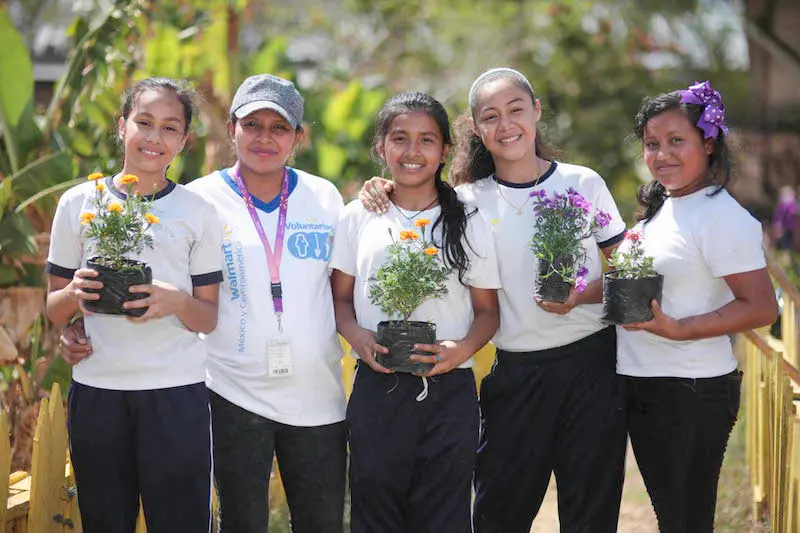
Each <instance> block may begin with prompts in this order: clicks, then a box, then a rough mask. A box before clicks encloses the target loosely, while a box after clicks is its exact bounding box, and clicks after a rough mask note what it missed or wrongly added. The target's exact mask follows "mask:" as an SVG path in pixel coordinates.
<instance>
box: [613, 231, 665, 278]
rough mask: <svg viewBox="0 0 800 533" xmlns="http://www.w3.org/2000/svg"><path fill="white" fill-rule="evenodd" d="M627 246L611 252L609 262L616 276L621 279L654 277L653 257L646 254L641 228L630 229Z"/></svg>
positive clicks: (626, 238) (626, 236)
mask: <svg viewBox="0 0 800 533" xmlns="http://www.w3.org/2000/svg"><path fill="white" fill-rule="evenodd" d="M625 240H626V241H627V242H626V246H620V247H619V248H617V249H616V250H614V252H613V253H612V254H611V258H610V259H609V260H608V264H609V265H610V266H611V268H612V269H613V274H614V277H616V278H619V279H642V278H654V277H656V276H657V275H658V273H657V272H656V271H655V269H653V258H652V257H650V256H647V255H645V254H644V250H643V249H642V232H641V230H629V231H628V232H627V233H626V234H625Z"/></svg>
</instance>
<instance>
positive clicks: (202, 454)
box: [67, 381, 211, 533]
mask: <svg viewBox="0 0 800 533" xmlns="http://www.w3.org/2000/svg"><path fill="white" fill-rule="evenodd" d="M67 422H68V428H69V439H70V453H71V455H72V463H73V465H74V467H75V478H76V480H77V483H78V503H79V505H80V510H81V521H82V522H83V530H84V531H85V532H86V533H132V532H133V531H134V529H135V527H136V519H137V517H138V514H139V497H140V495H141V500H142V505H143V506H144V515H145V520H146V521H147V531H148V532H149V533H175V532H177V531H187V532H188V531H192V532H195V531H197V532H210V531H211V427H210V414H209V406H208V391H207V389H206V386H205V383H195V384H193V385H186V386H182V387H172V388H167V389H154V390H141V391H120V390H108V389H98V388H95V387H89V386H87V385H83V384H81V383H77V382H74V381H73V382H72V386H71V387H70V390H69V410H68V420H67Z"/></svg>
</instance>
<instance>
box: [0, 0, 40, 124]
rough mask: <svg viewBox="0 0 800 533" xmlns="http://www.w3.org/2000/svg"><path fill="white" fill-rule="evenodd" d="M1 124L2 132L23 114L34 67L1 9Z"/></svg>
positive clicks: (31, 83)
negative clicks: (2, 126)
mask: <svg viewBox="0 0 800 533" xmlns="http://www.w3.org/2000/svg"><path fill="white" fill-rule="evenodd" d="M0 50H2V51H3V53H2V54H0V72H2V73H4V75H3V81H2V83H0V122H2V123H3V125H4V129H6V127H7V126H11V127H15V126H16V125H17V123H18V122H19V119H20V117H21V116H22V112H23V111H24V110H25V107H26V106H27V105H28V104H29V103H30V101H31V100H32V98H33V65H32V64H31V58H30V55H29V54H28V49H27V47H26V46H25V41H24V40H23V39H22V35H20V34H19V32H18V31H17V30H16V29H15V28H14V26H13V25H12V24H11V19H10V17H9V15H8V13H7V12H6V10H5V9H4V8H0Z"/></svg>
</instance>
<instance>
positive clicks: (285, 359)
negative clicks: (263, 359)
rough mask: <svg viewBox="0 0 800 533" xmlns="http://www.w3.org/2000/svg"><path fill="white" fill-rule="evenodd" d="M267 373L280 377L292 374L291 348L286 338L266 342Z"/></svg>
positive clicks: (273, 376) (270, 375) (272, 376)
mask: <svg viewBox="0 0 800 533" xmlns="http://www.w3.org/2000/svg"><path fill="white" fill-rule="evenodd" d="M267 364H268V366H267V375H268V376H269V377H271V378H282V377H286V376H291V375H292V350H291V347H290V345H289V341H287V340H272V341H269V342H267Z"/></svg>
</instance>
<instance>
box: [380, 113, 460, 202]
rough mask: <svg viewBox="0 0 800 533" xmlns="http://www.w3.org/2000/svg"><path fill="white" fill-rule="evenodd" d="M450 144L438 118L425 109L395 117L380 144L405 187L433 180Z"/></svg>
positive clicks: (383, 155) (382, 156) (381, 149)
mask: <svg viewBox="0 0 800 533" xmlns="http://www.w3.org/2000/svg"><path fill="white" fill-rule="evenodd" d="M449 148H450V147H449V146H447V145H446V144H444V140H443V138H442V132H441V130H440V129H439V126H438V125H437V124H436V121H435V120H434V119H433V118H432V117H431V116H430V115H429V114H428V113H426V112H424V111H411V112H408V113H401V114H399V115H397V116H396V117H394V118H393V119H392V121H391V122H390V123H389V127H388V128H387V132H386V136H385V137H384V138H383V139H382V140H381V141H380V142H379V144H378V146H377V150H378V154H379V155H380V157H381V159H382V160H383V161H385V162H386V166H387V167H388V168H389V172H391V174H392V178H393V179H394V181H395V182H396V183H397V184H398V185H399V186H406V187H419V186H421V185H427V184H431V183H433V180H434V179H435V176H436V171H437V170H438V169H439V166H440V165H441V164H442V163H444V161H445V158H446V157H447V151H448V150H449Z"/></svg>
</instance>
